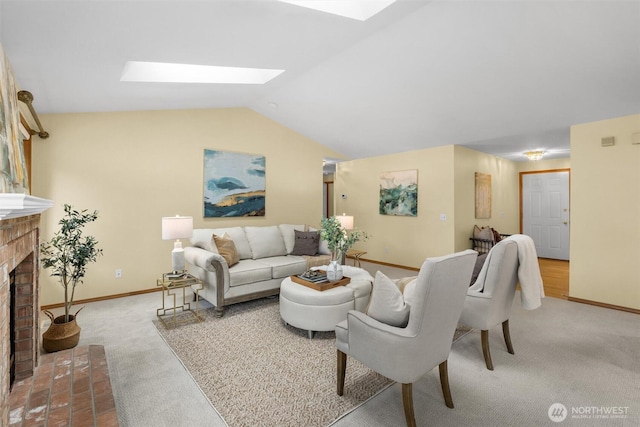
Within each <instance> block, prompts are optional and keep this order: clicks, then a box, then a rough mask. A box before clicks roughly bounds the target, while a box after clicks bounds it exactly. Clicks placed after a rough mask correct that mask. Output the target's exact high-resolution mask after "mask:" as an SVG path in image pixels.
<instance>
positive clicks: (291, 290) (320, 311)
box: [280, 265, 373, 338]
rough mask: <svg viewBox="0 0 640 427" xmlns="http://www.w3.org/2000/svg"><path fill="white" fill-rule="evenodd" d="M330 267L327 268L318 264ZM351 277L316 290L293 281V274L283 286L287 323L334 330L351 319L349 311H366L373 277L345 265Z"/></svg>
mask: <svg viewBox="0 0 640 427" xmlns="http://www.w3.org/2000/svg"><path fill="white" fill-rule="evenodd" d="M318 268H321V269H326V268H327V267H326V266H324V267H318ZM342 269H343V273H344V275H345V276H348V277H349V278H350V279H351V282H350V283H349V284H347V285H346V286H338V287H336V288H333V289H328V290H326V291H316V290H315V289H311V288H308V287H306V286H303V285H299V284H297V283H295V282H293V281H292V280H291V279H290V278H289V277H287V278H286V279H284V280H283V281H282V284H281V285H280V316H281V317H282V320H284V321H285V323H287V324H289V325H291V326H295V327H296V328H300V329H306V330H308V331H309V338H313V333H314V332H315V331H333V330H335V328H336V325H337V324H338V323H340V322H342V321H343V320H344V319H346V318H347V313H348V312H349V310H358V311H364V310H365V309H366V308H367V304H369V296H370V295H371V283H372V282H373V277H371V274H369V273H368V272H367V271H366V270H364V269H362V268H357V267H351V266H346V265H344V266H342Z"/></svg>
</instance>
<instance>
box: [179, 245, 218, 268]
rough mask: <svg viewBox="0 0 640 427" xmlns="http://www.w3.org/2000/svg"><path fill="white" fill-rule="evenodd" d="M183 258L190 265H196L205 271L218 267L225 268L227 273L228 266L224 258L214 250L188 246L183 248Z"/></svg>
mask: <svg viewBox="0 0 640 427" xmlns="http://www.w3.org/2000/svg"><path fill="white" fill-rule="evenodd" d="M184 259H185V261H187V262H188V263H189V264H191V265H197V266H198V267H200V268H203V269H205V270H207V271H211V272H215V271H216V270H217V269H218V268H222V269H223V270H224V269H226V270H227V275H228V274H229V267H228V266H227V262H226V261H225V260H224V258H223V257H222V256H221V255H220V254H217V253H215V252H210V251H208V250H206V249H202V248H197V247H195V246H188V247H186V248H184Z"/></svg>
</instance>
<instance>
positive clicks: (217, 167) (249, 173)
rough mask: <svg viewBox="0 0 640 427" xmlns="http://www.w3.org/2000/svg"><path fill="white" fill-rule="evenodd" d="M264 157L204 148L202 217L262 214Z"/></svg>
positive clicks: (263, 201) (263, 202)
mask: <svg viewBox="0 0 640 427" xmlns="http://www.w3.org/2000/svg"><path fill="white" fill-rule="evenodd" d="M265 188H266V186H265V157H264V156H257V155H254V154H245V153H235V152H229V151H217V150H206V149H205V150H204V217H205V218H214V217H218V218H219V217H235V216H264V215H265Z"/></svg>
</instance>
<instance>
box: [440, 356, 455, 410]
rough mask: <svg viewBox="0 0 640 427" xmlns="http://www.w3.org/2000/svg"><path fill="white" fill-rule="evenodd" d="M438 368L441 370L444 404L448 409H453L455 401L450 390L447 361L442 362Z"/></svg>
mask: <svg viewBox="0 0 640 427" xmlns="http://www.w3.org/2000/svg"><path fill="white" fill-rule="evenodd" d="M438 368H439V370H440V386H441V387H442V394H443V395H444V403H446V405H447V408H453V399H452V398H451V389H450V388H449V370H448V368H447V361H446V360H445V361H444V362H442V363H441V364H440V365H439V366H438Z"/></svg>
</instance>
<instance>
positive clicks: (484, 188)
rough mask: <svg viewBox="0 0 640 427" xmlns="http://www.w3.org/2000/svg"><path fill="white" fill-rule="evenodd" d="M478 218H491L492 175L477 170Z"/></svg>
mask: <svg viewBox="0 0 640 427" xmlns="http://www.w3.org/2000/svg"><path fill="white" fill-rule="evenodd" d="M476 218H477V219H487V218H491V175H489V174H486V173H481V172H476Z"/></svg>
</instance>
